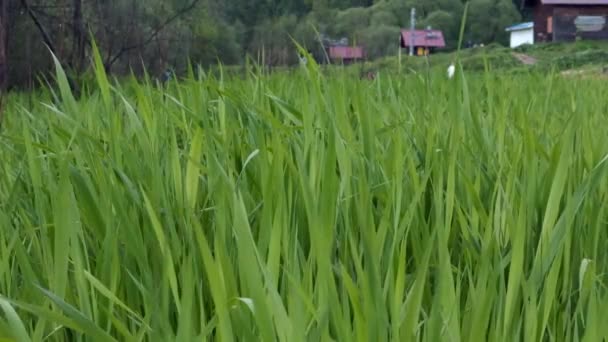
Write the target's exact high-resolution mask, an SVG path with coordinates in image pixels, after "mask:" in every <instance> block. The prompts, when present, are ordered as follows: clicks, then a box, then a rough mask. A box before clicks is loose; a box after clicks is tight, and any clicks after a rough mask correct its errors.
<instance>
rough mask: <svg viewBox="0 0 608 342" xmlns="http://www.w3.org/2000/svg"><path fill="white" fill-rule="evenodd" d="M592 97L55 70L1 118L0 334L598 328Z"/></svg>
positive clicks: (597, 116)
mask: <svg viewBox="0 0 608 342" xmlns="http://www.w3.org/2000/svg"><path fill="white" fill-rule="evenodd" d="M97 63H98V65H100V61H99V60H97ZM606 89H607V87H606V83H605V81H602V80H593V79H587V80H583V79H566V78H563V77H560V76H559V75H558V74H555V73H551V72H543V73H533V72H530V73H525V74H524V73H520V74H517V75H513V74H502V73H499V72H490V71H488V72H475V73H468V72H466V70H463V69H461V68H459V69H458V71H457V74H456V77H455V78H454V79H447V77H446V75H445V73H444V72H443V70H440V71H428V72H423V73H418V74H408V75H400V74H398V73H397V72H392V73H391V72H381V73H380V74H379V75H378V77H377V78H376V79H375V80H367V79H365V80H363V79H359V78H358V77H353V76H352V75H348V74H347V73H341V72H339V70H338V71H334V72H331V73H327V72H324V71H323V70H320V69H319V67H318V66H316V65H315V64H314V63H310V64H309V65H308V66H307V67H306V68H305V69H304V68H302V69H301V70H298V71H293V72H290V73H284V72H281V73H275V74H272V75H264V74H263V73H262V72H260V70H258V69H256V68H255V67H250V68H249V69H248V73H247V74H242V75H237V76H221V75H219V76H213V75H206V74H204V73H199V72H196V71H195V70H191V71H190V72H189V74H188V75H187V76H186V77H185V78H184V79H180V80H174V81H170V82H168V83H167V84H164V85H162V84H159V83H157V82H155V81H153V80H151V79H149V78H147V79H144V80H135V79H129V80H123V81H121V82H116V81H114V80H112V79H109V77H108V76H107V75H106V74H105V73H104V72H103V68H97V70H96V72H95V77H94V81H93V82H92V83H90V84H89V85H87V86H85V87H84V88H83V89H82V92H81V94H80V96H79V97H76V96H74V95H73V94H72V92H71V91H70V88H69V86H68V82H67V80H66V78H65V75H64V74H63V71H62V70H61V69H60V68H58V72H57V83H56V84H54V85H52V86H49V87H45V88H42V89H40V90H37V91H35V92H33V93H28V94H19V93H15V94H12V95H11V97H10V98H9V100H8V103H7V105H6V108H5V115H4V119H3V122H2V130H1V132H0V160H1V161H2V164H0V227H1V229H0V341H205V340H207V341H590V342H597V341H602V340H603V341H606V340H608V326H607V325H606V324H605V323H606V321H605V317H604V308H606V307H608V289H607V288H606V286H607V285H608V275H607V272H608V248H607V247H608V229H607V224H608V222H607V219H608V212H607V209H608V201H607V198H606V196H607V195H608V178H607V177H606V175H607V168H608V165H607V164H608V162H607V161H606V160H607V158H608V125H607V120H606V118H607V117H606V115H607V113H608V101H607V100H606V96H605V94H606Z"/></svg>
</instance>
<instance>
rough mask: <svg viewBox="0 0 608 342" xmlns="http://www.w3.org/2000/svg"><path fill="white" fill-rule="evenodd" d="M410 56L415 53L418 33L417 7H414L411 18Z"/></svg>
mask: <svg viewBox="0 0 608 342" xmlns="http://www.w3.org/2000/svg"><path fill="white" fill-rule="evenodd" d="M410 25H411V26H410V29H411V31H410V56H413V55H414V42H415V41H416V40H415V39H414V35H415V34H416V32H415V31H416V9H415V8H412V13H411V18H410Z"/></svg>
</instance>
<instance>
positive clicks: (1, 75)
mask: <svg viewBox="0 0 608 342" xmlns="http://www.w3.org/2000/svg"><path fill="white" fill-rule="evenodd" d="M8 1H9V0H0V94H1V93H3V92H4V90H6V88H7V87H8V54H7V52H8V51H7V50H8ZM0 101H1V99H0Z"/></svg>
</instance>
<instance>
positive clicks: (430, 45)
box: [401, 28, 445, 56]
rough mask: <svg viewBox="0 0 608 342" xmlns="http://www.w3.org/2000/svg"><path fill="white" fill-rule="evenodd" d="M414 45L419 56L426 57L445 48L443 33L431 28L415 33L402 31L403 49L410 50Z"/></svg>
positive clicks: (415, 31)
mask: <svg viewBox="0 0 608 342" xmlns="http://www.w3.org/2000/svg"><path fill="white" fill-rule="evenodd" d="M412 45H413V46H414V53H415V54H416V55H417V56H426V55H428V54H430V53H433V52H435V50H437V49H441V48H444V47H445V39H444V38H443V32H441V31H440V30H432V29H430V28H428V29H426V30H414V31H412V30H401V47H402V48H408V49H409V47H410V46H412Z"/></svg>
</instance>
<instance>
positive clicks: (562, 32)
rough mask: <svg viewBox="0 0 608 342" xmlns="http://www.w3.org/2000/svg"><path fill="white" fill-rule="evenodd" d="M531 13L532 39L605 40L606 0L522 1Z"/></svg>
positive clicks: (606, 26) (607, 29) (607, 9)
mask: <svg viewBox="0 0 608 342" xmlns="http://www.w3.org/2000/svg"><path fill="white" fill-rule="evenodd" d="M522 5H523V6H526V7H529V8H531V9H532V11H533V12H534V40H535V41H536V42H550V41H555V42H563V41H574V40H576V39H606V40H608V23H607V22H608V0H522Z"/></svg>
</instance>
